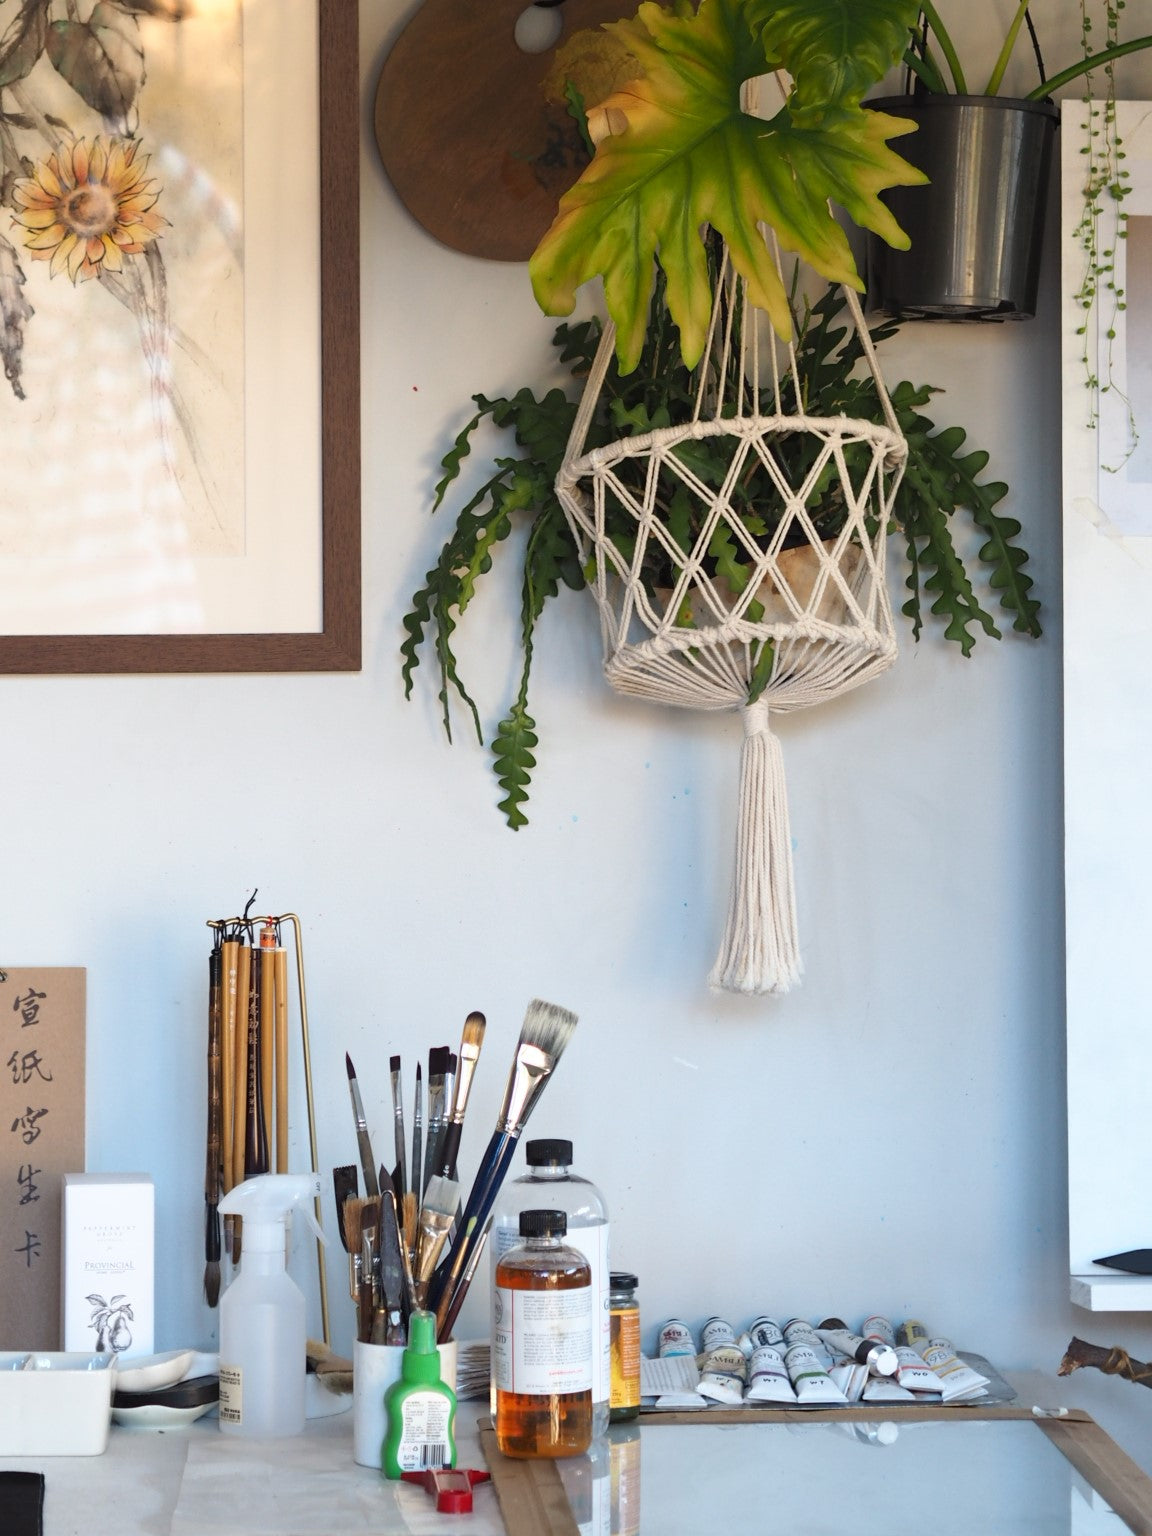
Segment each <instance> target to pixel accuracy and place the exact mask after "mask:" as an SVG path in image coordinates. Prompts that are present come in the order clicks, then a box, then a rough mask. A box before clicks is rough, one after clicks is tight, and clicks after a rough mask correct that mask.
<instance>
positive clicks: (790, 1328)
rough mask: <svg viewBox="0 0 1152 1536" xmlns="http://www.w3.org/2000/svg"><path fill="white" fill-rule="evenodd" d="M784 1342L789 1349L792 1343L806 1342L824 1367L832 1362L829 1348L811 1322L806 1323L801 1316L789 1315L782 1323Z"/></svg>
mask: <svg viewBox="0 0 1152 1536" xmlns="http://www.w3.org/2000/svg"><path fill="white" fill-rule="evenodd" d="M784 1342H785V1343H786V1344H787V1346H788V1348H789V1349H791V1348H792V1346H793V1345H794V1344H806V1345H807V1346H808V1348H809V1349H810V1350H811V1351H812V1352H813V1354H814V1355H815V1356H816V1358H817V1360H818V1361H819V1362H820V1365H821V1367H823V1368H825V1369H827V1367H828V1366H830V1365H831V1364H832V1352H831V1350H830V1349H828V1348H826V1346H825V1344H824V1341H823V1339H821V1337H820V1335H819V1334H818V1333H817V1332H816V1330H815V1328H813V1326H812V1324H811V1323H806V1322H805V1321H804V1319H803V1318H802V1317H790V1318H789V1319H788V1321H787V1322H786V1323H785V1324H784Z"/></svg>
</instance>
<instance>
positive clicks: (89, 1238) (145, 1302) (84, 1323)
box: [60, 1173, 156, 1357]
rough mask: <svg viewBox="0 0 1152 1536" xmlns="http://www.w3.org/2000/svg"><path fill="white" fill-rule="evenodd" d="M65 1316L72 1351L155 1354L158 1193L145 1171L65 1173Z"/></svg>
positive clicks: (65, 1333) (66, 1345)
mask: <svg viewBox="0 0 1152 1536" xmlns="http://www.w3.org/2000/svg"><path fill="white" fill-rule="evenodd" d="M62 1197H63V1198H62V1200H61V1223H62V1241H61V1262H60V1283H61V1290H60V1319H61V1332H62V1333H63V1336H64V1340H63V1342H64V1348H65V1349H66V1350H86V1351H96V1352H98V1353H101V1354H105V1353H107V1354H118V1355H123V1356H125V1357H128V1356H132V1355H150V1354H151V1353H152V1352H153V1349H154V1348H155V1345H154V1342H153V1333H154V1327H155V1318H156V1301H155V1280H154V1273H155V1270H154V1265H155V1241H156V1240H155V1233H156V1194H155V1189H154V1188H153V1184H152V1179H151V1177H150V1176H149V1175H148V1174H146V1173H66V1174H65V1175H64V1178H63V1186H62Z"/></svg>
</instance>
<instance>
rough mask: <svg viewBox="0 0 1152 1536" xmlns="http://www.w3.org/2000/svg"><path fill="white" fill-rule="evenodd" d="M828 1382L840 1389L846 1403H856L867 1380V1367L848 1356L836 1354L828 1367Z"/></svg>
mask: <svg viewBox="0 0 1152 1536" xmlns="http://www.w3.org/2000/svg"><path fill="white" fill-rule="evenodd" d="M828 1380H829V1381H830V1382H832V1384H833V1385H834V1386H837V1387H839V1388H840V1390H841V1392H843V1394H844V1396H845V1398H846V1399H847V1400H848V1402H850V1403H858V1402H859V1401H860V1399H861V1397H862V1396H863V1394H864V1385H865V1383H866V1382H867V1380H868V1367H867V1366H866V1365H861V1364H860V1362H859V1361H858V1360H853V1359H852V1358H851V1356H849V1355H845V1354H837V1355H836V1358H835V1359H834V1360H833V1362H832V1364H831V1365H830V1366H829V1367H828Z"/></svg>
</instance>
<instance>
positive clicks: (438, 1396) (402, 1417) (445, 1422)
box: [380, 1311, 456, 1477]
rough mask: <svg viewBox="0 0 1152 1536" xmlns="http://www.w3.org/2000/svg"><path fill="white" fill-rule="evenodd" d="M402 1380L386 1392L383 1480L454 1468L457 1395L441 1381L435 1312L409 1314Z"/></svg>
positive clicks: (381, 1461) (381, 1453) (393, 1384)
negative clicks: (428, 1470) (386, 1420)
mask: <svg viewBox="0 0 1152 1536" xmlns="http://www.w3.org/2000/svg"><path fill="white" fill-rule="evenodd" d="M400 1371H401V1374H400V1380H399V1381H394V1382H393V1383H392V1385H391V1386H390V1387H389V1388H388V1391H387V1392H386V1393H385V1394H384V1407H385V1410H386V1413H387V1418H388V1428H387V1430H386V1431H385V1433H384V1444H383V1446H382V1447H381V1451H380V1468H381V1470H382V1471H383V1473H384V1476H385V1477H399V1476H401V1474H402V1473H404V1472H423V1471H425V1470H427V1469H428V1468H435V1469H436V1470H439V1469H440V1468H442V1467H454V1466H455V1465H456V1440H455V1435H454V1428H455V1423H456V1394H455V1392H453V1390H452V1388H451V1387H450V1386H449V1385H448V1384H447V1382H445V1381H442V1380H441V1379H440V1355H439V1352H438V1351H437V1349H436V1314H435V1313H434V1312H420V1311H417V1312H413V1313H412V1315H411V1317H410V1318H409V1319H408V1347H407V1349H406V1350H405V1351H404V1358H403V1360H402V1362H401V1366H400Z"/></svg>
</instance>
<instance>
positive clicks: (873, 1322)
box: [860, 1312, 896, 1349]
mask: <svg viewBox="0 0 1152 1536" xmlns="http://www.w3.org/2000/svg"><path fill="white" fill-rule="evenodd" d="M860 1332H861V1333H862V1334H863V1336H864V1337H865V1338H866V1339H871V1340H872V1341H873V1343H875V1344H887V1346H888V1348H889V1349H895V1348H896V1330H895V1329H894V1328H893V1327H892V1324H891V1323H890V1322H889V1321H888V1319H887V1318H886V1317H881V1316H880V1314H879V1313H878V1312H873V1314H872V1316H871V1317H866V1318H865V1319H864V1321H863V1322H862V1323H861V1324H860Z"/></svg>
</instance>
